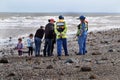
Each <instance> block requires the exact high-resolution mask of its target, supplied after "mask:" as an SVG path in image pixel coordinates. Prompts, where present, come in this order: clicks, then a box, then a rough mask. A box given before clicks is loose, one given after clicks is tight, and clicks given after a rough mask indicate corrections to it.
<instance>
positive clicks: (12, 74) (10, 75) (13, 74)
mask: <svg viewBox="0 0 120 80" xmlns="http://www.w3.org/2000/svg"><path fill="white" fill-rule="evenodd" d="M12 76H15V73H10V74H8V76H7V77H12Z"/></svg>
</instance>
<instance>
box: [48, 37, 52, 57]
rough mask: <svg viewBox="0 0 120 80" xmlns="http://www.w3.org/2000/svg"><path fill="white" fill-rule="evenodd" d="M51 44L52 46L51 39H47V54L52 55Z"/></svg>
mask: <svg viewBox="0 0 120 80" xmlns="http://www.w3.org/2000/svg"><path fill="white" fill-rule="evenodd" d="M51 46H52V39H48V56H52V55H51Z"/></svg>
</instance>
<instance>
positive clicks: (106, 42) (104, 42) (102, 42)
mask: <svg viewBox="0 0 120 80" xmlns="http://www.w3.org/2000/svg"><path fill="white" fill-rule="evenodd" d="M100 43H101V44H109V42H108V41H100Z"/></svg>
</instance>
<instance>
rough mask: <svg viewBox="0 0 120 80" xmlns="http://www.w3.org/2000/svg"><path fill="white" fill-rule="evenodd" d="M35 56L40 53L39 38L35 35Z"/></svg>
mask: <svg viewBox="0 0 120 80" xmlns="http://www.w3.org/2000/svg"><path fill="white" fill-rule="evenodd" d="M34 41H35V56H37V55H38V46H37V44H38V43H37V38H36V37H35V40H34Z"/></svg>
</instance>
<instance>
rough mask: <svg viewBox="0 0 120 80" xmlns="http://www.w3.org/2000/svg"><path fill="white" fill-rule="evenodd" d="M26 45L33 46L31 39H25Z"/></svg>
mask: <svg viewBox="0 0 120 80" xmlns="http://www.w3.org/2000/svg"><path fill="white" fill-rule="evenodd" d="M27 44H28V47H33V39H30V38H29V39H27Z"/></svg>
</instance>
